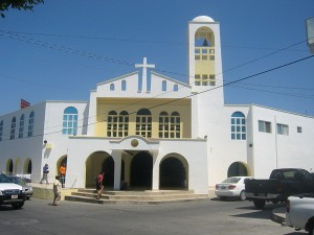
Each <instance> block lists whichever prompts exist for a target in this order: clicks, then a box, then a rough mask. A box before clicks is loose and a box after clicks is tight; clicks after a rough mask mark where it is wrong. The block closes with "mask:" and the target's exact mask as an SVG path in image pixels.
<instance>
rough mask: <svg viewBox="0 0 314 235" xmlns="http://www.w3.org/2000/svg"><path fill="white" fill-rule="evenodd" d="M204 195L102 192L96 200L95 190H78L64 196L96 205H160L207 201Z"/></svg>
mask: <svg viewBox="0 0 314 235" xmlns="http://www.w3.org/2000/svg"><path fill="white" fill-rule="evenodd" d="M208 198H209V196H208V195H206V194H195V193H194V192H193V191H188V190H161V191H151V190H143V191H140V190H139V191H104V192H103V194H102V196H101V199H96V190H93V189H79V190H77V191H76V192H72V193H71V195H67V196H65V200H67V201H78V202H86V203H96V204H160V203H167V202H182V201H195V200H204V199H208Z"/></svg>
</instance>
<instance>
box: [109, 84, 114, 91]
mask: <svg viewBox="0 0 314 235" xmlns="http://www.w3.org/2000/svg"><path fill="white" fill-rule="evenodd" d="M110 91H114V84H113V83H111V84H110Z"/></svg>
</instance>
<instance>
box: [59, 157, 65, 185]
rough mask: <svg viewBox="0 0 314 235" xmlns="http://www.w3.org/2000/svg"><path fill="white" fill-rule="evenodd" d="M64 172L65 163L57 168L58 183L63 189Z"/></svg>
mask: <svg viewBox="0 0 314 235" xmlns="http://www.w3.org/2000/svg"><path fill="white" fill-rule="evenodd" d="M65 172H66V166H65V163H62V165H61V166H60V168H59V174H60V181H61V184H62V188H64V184H65Z"/></svg>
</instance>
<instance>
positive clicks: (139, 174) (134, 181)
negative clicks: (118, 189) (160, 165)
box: [130, 152, 153, 189]
mask: <svg viewBox="0 0 314 235" xmlns="http://www.w3.org/2000/svg"><path fill="white" fill-rule="evenodd" d="M152 174H153V158H152V156H151V155H150V154H149V153H147V152H140V153H138V154H137V155H136V156H135V157H134V158H133V159H132V162H131V182H130V186H131V187H139V188H143V189H151V188H152Z"/></svg>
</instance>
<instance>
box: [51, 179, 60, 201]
mask: <svg viewBox="0 0 314 235" xmlns="http://www.w3.org/2000/svg"><path fill="white" fill-rule="evenodd" d="M61 190H62V184H61V182H60V176H58V175H57V176H56V180H55V181H54V182H53V194H54V198H53V203H52V205H54V206H58V205H59V201H60V199H61Z"/></svg>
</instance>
